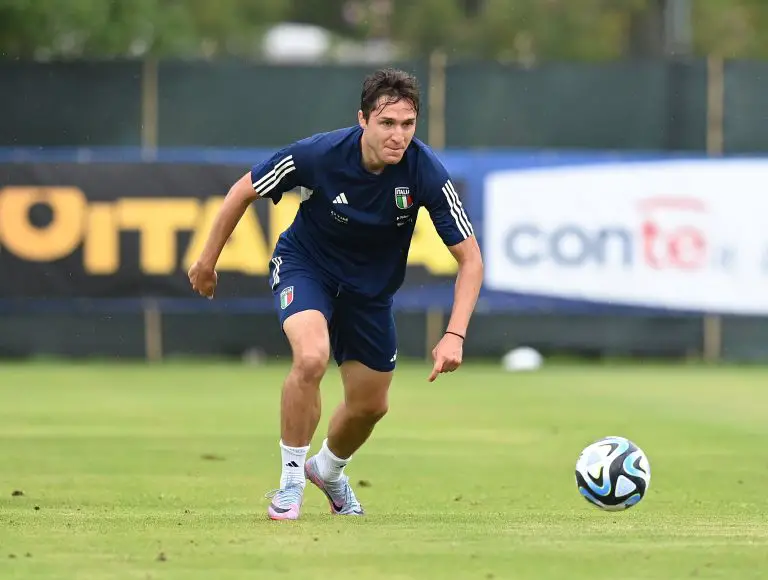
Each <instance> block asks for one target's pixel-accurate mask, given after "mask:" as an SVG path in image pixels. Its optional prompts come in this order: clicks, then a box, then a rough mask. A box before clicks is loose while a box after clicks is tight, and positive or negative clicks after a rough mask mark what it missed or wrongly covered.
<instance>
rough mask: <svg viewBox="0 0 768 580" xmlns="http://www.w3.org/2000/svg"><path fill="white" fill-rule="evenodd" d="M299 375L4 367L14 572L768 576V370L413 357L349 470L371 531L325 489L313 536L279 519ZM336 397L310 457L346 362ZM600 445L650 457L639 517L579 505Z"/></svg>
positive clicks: (315, 510) (4, 474) (158, 576)
mask: <svg viewBox="0 0 768 580" xmlns="http://www.w3.org/2000/svg"><path fill="white" fill-rule="evenodd" d="M285 371H286V367H285V366H282V365H277V364H270V365H266V366H246V365H241V364H237V363H230V364H224V363H220V364H213V363H210V364H206V363H199V362H198V363H189V364H183V363H168V364H164V365H160V366H148V365H147V366H145V365H139V364H136V365H130V364H123V365H118V364H115V365H112V364H107V363H102V364H87V365H78V364H58V363H38V364H7V363H6V364H2V365H0V449H1V450H2V455H1V456H0V457H1V459H0V461H1V464H0V465H2V467H1V468H0V578H3V579H6V580H10V579H24V580H33V579H39V578H56V579H78V580H80V579H82V580H86V579H89V580H90V579H105V580H106V579H135V580H150V579H152V580H166V579H167V580H171V579H182V578H183V579H185V580H186V579H201V580H202V579H205V580H210V579H216V580H226V579H234V578H238V579H239V578H258V579H267V578H278V579H280V578H292V579H295V578H318V579H319V578H323V577H325V576H326V575H327V576H328V577H329V578H333V579H334V580H344V579H362V578H364V579H370V580H378V579H387V580H406V579H413V580H421V579H431V578H435V579H464V578H466V579H477V580H490V579H499V580H501V579H507V578H509V579H520V578H525V579H528V578H531V579H565V578H569V579H572V578H589V579H591V580H594V579H597V578H612V579H615V578H622V579H633V578H648V579H650V578H653V579H659V578H665V579H667V578H690V577H695V578H728V579H736V578H738V579H742V580H743V579H748V578H768V517H766V516H768V493H766V491H767V490H768V485H767V484H768V452H766V442H767V441H768V370H767V369H760V368H702V367H690V366H679V367H675V366H642V365H634V366H579V365H575V366H558V367H551V368H547V369H544V370H543V371H541V372H538V373H535V374H521V375H512V374H505V373H502V372H501V371H500V370H498V369H497V368H496V367H493V366H488V365H480V364H469V363H468V364H467V365H466V366H465V367H464V368H462V369H461V370H460V371H459V372H457V373H453V374H451V375H443V376H441V377H440V378H439V380H438V381H437V382H435V383H433V384H430V383H428V382H427V381H426V377H427V376H428V373H429V371H430V367H429V366H428V365H426V364H417V363H413V362H410V363H405V364H402V365H401V366H400V368H399V369H398V372H397V373H396V377H395V382H394V385H393V389H392V395H391V410H390V414H389V415H388V416H387V417H386V418H385V419H384V421H383V422H382V423H381V424H380V426H379V428H378V429H377V431H376V432H375V433H374V436H373V438H372V439H371V440H370V442H369V444H368V445H367V446H366V447H365V448H364V449H363V451H362V452H361V453H360V454H359V455H358V456H357V457H355V458H354V460H353V462H352V463H351V464H350V466H349V467H348V469H347V473H348V474H349V475H350V477H351V478H352V480H353V482H355V483H358V482H360V481H363V482H365V483H364V484H359V483H358V484H357V486H356V489H357V492H358V495H359V497H360V499H361V501H362V502H363V504H364V506H365V508H366V510H367V512H368V515H367V516H366V517H364V518H358V519H342V518H334V517H333V516H331V515H330V514H329V512H328V506H327V503H326V502H325V500H324V499H323V496H322V495H321V493H320V492H319V491H318V490H316V489H314V488H313V487H311V486H310V485H308V487H307V494H306V500H305V504H304V511H303V517H302V520H301V521H299V522H271V521H269V520H267V518H266V507H267V502H268V500H266V499H264V498H263V494H264V493H265V492H267V491H269V490H270V489H272V488H274V487H275V486H276V484H277V482H278V476H279V463H280V462H279V453H278V446H277V442H278V430H277V429H278V413H277V409H278V401H279V390H280V383H281V381H282V378H283V375H284V373H285ZM323 392H324V397H325V400H324V403H325V405H324V414H323V420H322V421H321V428H320V430H319V431H318V434H317V436H316V438H315V441H314V443H313V450H316V449H317V447H318V444H319V442H320V441H321V440H322V436H323V433H324V429H325V425H326V421H327V417H328V412H329V411H330V410H331V409H332V407H333V406H334V404H335V403H336V402H337V401H338V399H339V397H340V382H339V378H338V372H337V370H336V369H335V368H333V367H332V368H331V369H330V370H329V373H328V376H327V377H326V379H325V382H324V384H323ZM604 435H623V436H626V437H629V438H630V439H632V440H634V441H635V442H636V443H637V444H638V445H640V446H641V447H642V448H643V449H644V450H645V451H646V453H647V454H648V456H649V458H650V463H651V468H652V481H651V486H650V490H649V492H648V494H647V496H646V497H645V499H644V500H643V501H642V502H641V503H640V504H639V505H638V506H637V507H635V508H632V509H631V510H629V511H626V512H622V513H606V512H601V511H599V510H597V509H596V508H594V507H592V506H590V505H589V504H588V503H587V502H586V501H585V500H584V499H583V498H581V497H580V496H579V494H578V492H577V490H576V486H575V483H574V477H573V466H574V463H575V461H576V458H577V456H578V453H579V451H580V450H581V449H582V447H583V446H584V445H586V444H588V443H589V442H591V441H593V440H595V439H597V438H599V437H602V436H604ZM14 491H19V492H23V495H22V494H18V493H17V494H15V495H14V493H13V492H14Z"/></svg>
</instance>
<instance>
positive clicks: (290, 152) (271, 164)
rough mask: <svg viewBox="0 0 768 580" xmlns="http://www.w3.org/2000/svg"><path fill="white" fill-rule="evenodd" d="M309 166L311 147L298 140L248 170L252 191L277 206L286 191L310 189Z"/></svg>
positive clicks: (310, 169) (310, 171)
mask: <svg viewBox="0 0 768 580" xmlns="http://www.w3.org/2000/svg"><path fill="white" fill-rule="evenodd" d="M312 166H313V165H312V151H311V147H310V146H309V145H308V144H307V143H306V142H302V141H297V142H296V143H293V144H291V145H289V146H287V147H284V148H282V149H280V150H279V151H278V152H277V153H275V154H273V155H272V156H271V157H270V158H269V159H267V160H265V161H263V162H261V163H258V164H256V165H254V166H253V167H252V168H251V183H252V184H253V190H254V191H255V192H256V193H257V194H258V195H259V197H268V198H270V199H271V200H272V202H273V203H275V204H277V203H278V202H279V201H280V199H281V198H282V197H283V194H284V193H285V192H287V191H290V190H292V189H294V188H296V187H299V186H301V187H306V188H308V189H311V188H312Z"/></svg>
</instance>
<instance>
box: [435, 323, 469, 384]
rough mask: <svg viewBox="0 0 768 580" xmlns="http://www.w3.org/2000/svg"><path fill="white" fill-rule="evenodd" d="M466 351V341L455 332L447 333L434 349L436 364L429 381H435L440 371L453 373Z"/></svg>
mask: <svg viewBox="0 0 768 580" xmlns="http://www.w3.org/2000/svg"><path fill="white" fill-rule="evenodd" d="M463 352H464V341H463V340H462V338H461V337H459V336H456V335H455V334H446V335H444V336H443V338H442V339H440V342H438V343H437V346H436V347H435V348H434V349H433V350H432V358H433V359H434V361H435V366H434V367H433V368H432V374H431V375H429V382H430V383H431V382H433V381H434V380H435V379H436V378H437V375H439V374H440V373H452V372H453V371H455V370H456V369H457V368H459V366H461V360H462V357H463Z"/></svg>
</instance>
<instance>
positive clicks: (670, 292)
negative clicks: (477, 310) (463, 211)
mask: <svg viewBox="0 0 768 580" xmlns="http://www.w3.org/2000/svg"><path fill="white" fill-rule="evenodd" d="M484 204H485V208H484V216H485V217H484V222H485V226H484V253H485V262H486V283H485V285H486V287H487V288H488V289H492V290H503V291H514V292H523V293H529V294H539V295H547V296H553V297H561V298H571V299H581V300H589V301H598V302H610V303H619V304H627V305H643V306H653V307H664V308H673V309H675V308H679V309H691V310H707V311H720V312H732V313H768V160H754V159H751V160H711V161H710V160H700V161H690V160H686V161H653V162H622V163H610V164H598V165H572V166H566V167H551V168H546V169H530V170H522V171H521V170H515V171H504V172H496V173H492V174H489V176H488V177H487V179H486V182H485V199H484Z"/></svg>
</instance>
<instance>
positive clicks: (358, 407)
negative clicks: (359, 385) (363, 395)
mask: <svg viewBox="0 0 768 580" xmlns="http://www.w3.org/2000/svg"><path fill="white" fill-rule="evenodd" d="M347 408H348V410H349V412H350V413H351V414H352V415H354V416H355V417H359V418H361V419H367V420H368V421H371V422H376V421H379V420H381V419H382V418H383V417H384V415H386V414H387V411H389V403H388V402H387V399H378V398H372V399H367V400H366V399H363V400H356V401H354V402H353V403H352V404H351V405H350V404H349V403H347Z"/></svg>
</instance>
